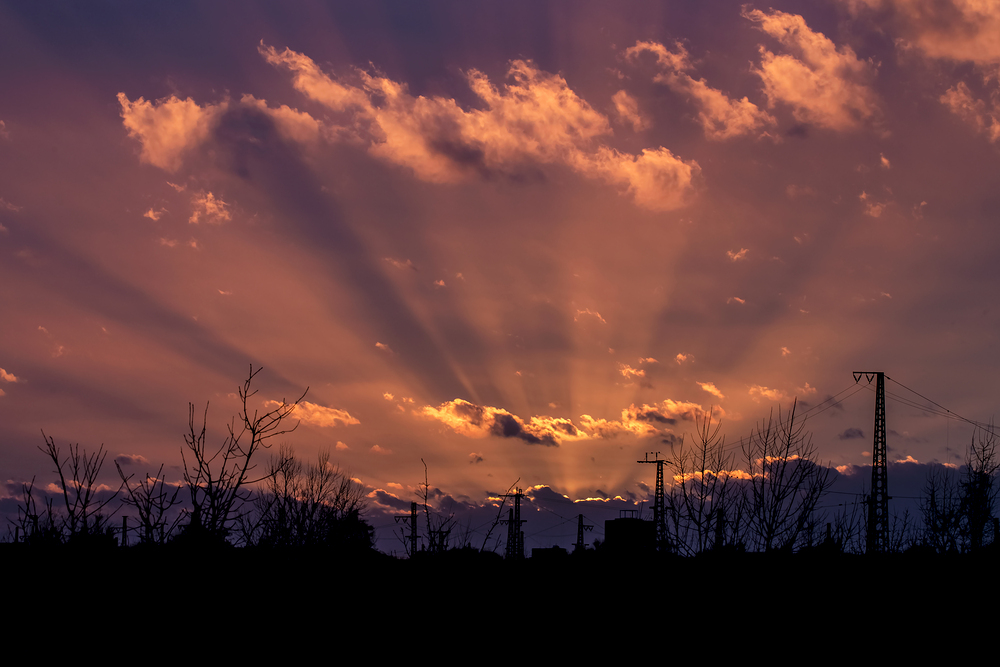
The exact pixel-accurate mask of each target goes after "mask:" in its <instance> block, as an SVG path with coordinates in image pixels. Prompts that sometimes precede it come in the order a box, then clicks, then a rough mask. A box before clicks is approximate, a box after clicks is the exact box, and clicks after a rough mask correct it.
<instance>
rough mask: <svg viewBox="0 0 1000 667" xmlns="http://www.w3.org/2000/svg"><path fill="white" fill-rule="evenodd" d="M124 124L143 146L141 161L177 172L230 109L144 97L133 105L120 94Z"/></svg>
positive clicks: (221, 105)
mask: <svg viewBox="0 0 1000 667" xmlns="http://www.w3.org/2000/svg"><path fill="white" fill-rule="evenodd" d="M118 104H119V105H121V115H122V122H123V124H124V125H125V129H126V130H127V131H128V135H129V136H130V137H131V138H133V139H135V140H137V141H139V142H140V143H141V144H142V152H141V153H140V154H139V159H140V161H142V162H145V163H148V164H151V165H153V166H155V167H159V168H160V169H163V170H165V171H170V172H174V171H177V170H178V169H179V168H180V166H181V163H182V161H183V158H184V155H185V154H186V153H188V152H189V151H190V150H191V149H193V148H194V147H196V146H198V145H199V144H201V143H203V142H205V141H206V140H207V139H208V138H209V136H210V135H211V132H212V129H213V127H214V126H215V124H216V123H217V122H218V120H219V118H220V117H221V116H222V113H223V112H224V111H225V109H226V107H227V105H226V104H225V103H223V104H220V105H212V104H209V105H206V106H204V107H201V106H198V104H197V103H196V102H195V101H194V100H193V99H191V98H190V97H189V98H187V99H185V100H182V99H180V98H179V97H176V96H174V95H171V96H170V97H168V98H165V99H162V100H158V101H157V102H155V103H153V102H147V101H146V100H145V99H143V98H142V97H140V98H139V99H137V100H136V101H134V102H130V101H129V99H128V97H126V95H125V93H118Z"/></svg>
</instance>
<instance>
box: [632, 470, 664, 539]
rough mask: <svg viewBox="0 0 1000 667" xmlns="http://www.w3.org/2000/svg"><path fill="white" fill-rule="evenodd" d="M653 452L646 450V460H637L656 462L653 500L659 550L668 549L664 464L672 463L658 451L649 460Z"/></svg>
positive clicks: (654, 522)
mask: <svg viewBox="0 0 1000 667" xmlns="http://www.w3.org/2000/svg"><path fill="white" fill-rule="evenodd" d="M650 453H651V452H646V459H645V460H644V461H636V463H655V464H656V494H655V497H654V500H653V524H654V525H655V526H656V548H657V550H658V551H661V552H666V551H667V512H666V503H665V502H664V500H663V464H664V463H670V461H667V460H665V459H661V458H660V453H659V452H656V453H655V454H653V460H652V461H650V460H649V455H650Z"/></svg>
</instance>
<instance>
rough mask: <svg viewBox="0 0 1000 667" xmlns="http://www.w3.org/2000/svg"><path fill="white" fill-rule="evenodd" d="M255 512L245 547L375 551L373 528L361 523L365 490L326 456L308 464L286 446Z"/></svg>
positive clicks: (246, 524) (245, 522)
mask: <svg viewBox="0 0 1000 667" xmlns="http://www.w3.org/2000/svg"><path fill="white" fill-rule="evenodd" d="M253 505H254V511H253V512H251V513H249V514H248V515H246V516H244V517H243V519H242V521H241V532H242V535H243V541H244V543H245V544H248V545H257V546H269V547H315V546H334V547H339V548H348V549H369V548H371V547H372V544H373V538H372V528H371V526H369V525H368V524H367V523H366V522H365V521H364V520H362V519H361V512H362V511H364V509H365V507H366V505H367V498H366V496H365V490H364V487H363V486H362V485H361V484H359V483H358V482H355V481H354V480H353V479H352V478H351V475H350V473H348V472H345V471H343V470H341V469H340V467H339V466H337V465H335V464H333V463H331V462H330V453H329V452H327V451H324V452H321V453H320V454H319V456H318V458H317V461H316V463H310V464H303V463H302V462H301V461H299V460H298V459H296V458H295V455H294V453H293V452H292V449H291V447H289V446H287V445H282V447H281V449H280V451H279V454H278V456H276V457H273V458H272V459H271V462H270V464H269V466H268V474H267V476H266V479H265V481H264V489H263V490H261V491H260V492H259V493H258V494H257V495H256V497H255V498H254V502H253Z"/></svg>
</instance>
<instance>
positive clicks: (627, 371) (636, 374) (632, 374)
mask: <svg viewBox="0 0 1000 667" xmlns="http://www.w3.org/2000/svg"><path fill="white" fill-rule="evenodd" d="M618 372H619V373H621V374H622V375H623V376H624V377H625V378H626V379H629V380H632V379H634V378H641V377H646V371H644V370H642V369H639V370H636V369H635V368H632V367H631V366H629V365H628V364H618Z"/></svg>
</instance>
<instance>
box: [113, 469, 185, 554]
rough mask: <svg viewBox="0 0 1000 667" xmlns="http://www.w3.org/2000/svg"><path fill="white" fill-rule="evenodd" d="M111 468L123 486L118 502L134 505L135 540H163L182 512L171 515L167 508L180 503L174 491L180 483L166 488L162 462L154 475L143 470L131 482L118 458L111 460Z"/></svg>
mask: <svg viewBox="0 0 1000 667" xmlns="http://www.w3.org/2000/svg"><path fill="white" fill-rule="evenodd" d="M115 468H117V470H118V476H119V477H120V478H121V480H122V488H123V489H124V490H125V493H124V495H123V496H122V503H123V504H124V505H128V506H131V507H134V508H135V510H136V513H138V515H139V543H140V544H164V543H166V542H167V540H168V539H169V538H170V535H171V533H172V532H173V530H174V528H175V527H176V525H177V523H178V522H179V521H180V520H181V517H182V516H183V515H182V514H180V513H178V512H176V511H175V512H174V514H175V515H176V516H174V517H173V518H171V510H172V509H173V508H174V507H175V506H176V505H178V504H179V503H180V499H179V498H178V495H179V494H180V492H181V487H180V486H176V487H174V488H173V491H172V492H171V491H170V490H168V488H167V485H166V483H165V482H164V480H163V466H162V465H161V466H160V469H159V471H158V472H157V473H156V475H155V476H153V477H151V476H150V475H149V474H147V475H146V478H145V479H144V480H142V481H141V482H138V483H136V484H132V483H131V480H132V475H129V476H127V477H126V476H125V473H124V472H123V471H122V467H121V466H120V465H118V461H115Z"/></svg>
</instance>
